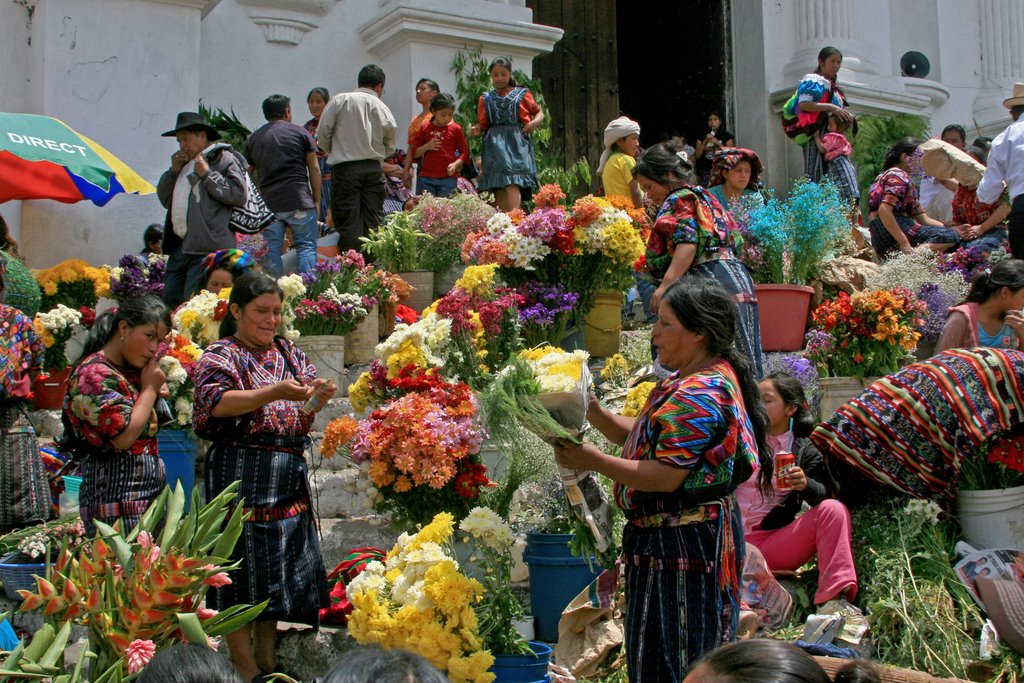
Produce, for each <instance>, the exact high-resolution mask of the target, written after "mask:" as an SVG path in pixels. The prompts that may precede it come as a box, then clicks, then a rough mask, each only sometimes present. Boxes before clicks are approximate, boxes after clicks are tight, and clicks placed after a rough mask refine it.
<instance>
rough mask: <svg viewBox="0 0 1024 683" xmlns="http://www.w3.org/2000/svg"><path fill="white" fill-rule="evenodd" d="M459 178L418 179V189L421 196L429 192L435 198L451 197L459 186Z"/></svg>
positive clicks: (420, 177)
mask: <svg viewBox="0 0 1024 683" xmlns="http://www.w3.org/2000/svg"><path fill="white" fill-rule="evenodd" d="M458 183H459V179H458V178H424V177H423V176H419V177H418V178H416V184H417V187H416V189H417V190H419V193H420V194H424V193H426V192H429V193H430V194H432V195H434V196H435V197H450V196H451V195H452V193H453V192H455V187H456V186H457V185H458Z"/></svg>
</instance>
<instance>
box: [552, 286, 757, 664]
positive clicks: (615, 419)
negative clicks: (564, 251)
mask: <svg viewBox="0 0 1024 683" xmlns="http://www.w3.org/2000/svg"><path fill="white" fill-rule="evenodd" d="M736 318H737V311H736V306H735V305H734V304H733V303H732V302H731V298H730V296H729V293H728V292H727V291H725V290H724V289H723V288H722V287H721V286H720V285H718V284H717V283H715V282H713V281H711V280H708V279H703V278H701V279H694V280H691V281H689V282H686V283H685V284H683V283H675V284H673V285H671V286H669V287H668V289H667V290H666V291H665V296H664V297H663V298H662V301H661V304H660V307H659V309H658V322H657V323H656V324H655V326H654V333H653V335H654V343H655V345H656V346H657V348H658V353H659V356H660V357H661V358H662V359H663V362H664V363H665V364H666V365H668V366H669V367H673V368H676V369H677V370H676V372H674V373H673V374H672V375H670V376H669V377H668V378H667V379H666V380H664V381H663V382H662V383H661V384H660V385H659V386H658V387H657V388H656V389H654V391H652V392H651V394H650V395H649V396H648V399H647V403H646V404H645V406H644V408H643V411H642V412H641V414H640V416H639V417H637V418H635V419H633V418H627V417H621V416H618V415H615V414H614V413H612V412H610V411H609V410H607V409H605V408H603V407H601V406H600V405H599V404H598V403H597V401H596V400H593V399H592V400H591V403H590V408H589V410H588V413H587V417H588V419H589V420H590V421H591V423H592V424H593V425H594V426H595V427H596V428H597V429H598V430H600V431H601V433H602V434H604V436H605V437H606V438H608V440H609V441H611V442H612V443H614V444H618V445H621V446H622V457H615V456H611V455H607V454H605V453H603V452H601V451H600V450H598V449H597V448H596V447H595V446H593V445H591V444H583V445H575V444H572V443H570V442H568V441H564V440H560V441H558V442H557V443H556V446H555V453H556V455H557V456H558V459H559V462H560V464H562V465H563V466H565V467H571V468H574V469H579V470H587V469H589V470H593V471H596V472H600V473H601V474H604V475H605V476H607V477H609V478H611V479H613V480H615V482H616V484H615V502H616V503H617V504H618V505H619V507H621V508H622V509H623V510H624V511H625V514H626V520H627V523H626V525H625V529H624V531H623V534H622V548H623V551H622V552H623V558H624V563H625V567H626V601H627V607H626V622H625V645H626V663H627V667H628V670H629V679H630V680H631V681H634V682H639V683H645V682H650V681H681V680H683V677H684V676H685V673H686V670H687V669H688V668H689V667H690V666H692V665H693V663H694V662H695V661H697V659H698V658H699V657H700V656H701V655H702V654H703V653H705V652H707V651H710V650H713V649H714V648H716V647H718V646H719V645H721V644H722V643H724V642H728V641H731V640H733V639H734V638H735V635H736V628H737V622H738V619H739V599H740V595H739V581H740V573H741V570H742V566H743V560H744V548H745V546H744V541H743V525H742V521H741V520H740V513H739V508H738V507H737V506H736V505H735V504H734V501H733V496H732V493H733V491H734V490H735V489H736V487H737V486H739V484H740V483H741V482H743V481H746V480H747V479H748V478H749V477H750V475H751V474H752V473H753V471H754V469H755V466H757V465H758V464H759V463H758V460H759V459H760V470H761V473H760V476H759V479H760V482H761V486H762V488H763V489H764V490H767V489H768V487H769V486H770V482H771V476H772V460H771V457H770V453H771V451H770V449H769V447H768V444H767V418H766V416H765V412H764V408H763V406H762V405H761V399H760V396H759V393H758V386H757V381H756V380H755V378H754V375H753V371H752V369H751V363H750V360H749V359H748V358H747V357H746V355H745V354H744V353H743V351H741V350H739V349H738V348H737V347H736V346H734V344H733V342H734V340H735V334H736ZM759 454H760V455H759ZM691 474H692V475H693V476H690V475H691ZM652 619H654V620H655V622H654V623H652ZM652 639H653V641H652Z"/></svg>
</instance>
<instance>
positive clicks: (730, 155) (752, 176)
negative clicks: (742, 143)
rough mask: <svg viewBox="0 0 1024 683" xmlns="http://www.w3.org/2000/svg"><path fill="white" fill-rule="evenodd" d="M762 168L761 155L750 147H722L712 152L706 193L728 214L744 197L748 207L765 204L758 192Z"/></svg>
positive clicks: (757, 206)
mask: <svg viewBox="0 0 1024 683" xmlns="http://www.w3.org/2000/svg"><path fill="white" fill-rule="evenodd" d="M763 169H764V166H763V165H762V164H761V159H760V157H758V156H757V153H756V152H754V151H753V150H749V149H746V148H744V147H725V148H723V149H721V150H719V152H718V153H717V154H715V161H714V164H713V165H712V166H711V183H710V187H708V192H709V193H710V194H711V196H712V197H714V198H715V199H717V200H718V203H719V204H721V205H722V208H723V209H725V210H726V211H728V212H729V213H732V212H733V209H734V208H735V207H736V206H738V205H739V204H740V203H741V202H742V201H743V200H744V199H746V200H747V202H748V203H749V209H753V208H759V207H761V206H763V205H764V197H762V196H761V193H760V192H759V191H758V188H759V187H760V185H761V172H762V170H763ZM749 209H748V210H749Z"/></svg>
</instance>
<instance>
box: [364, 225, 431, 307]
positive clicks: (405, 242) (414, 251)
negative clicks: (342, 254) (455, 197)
mask: <svg viewBox="0 0 1024 683" xmlns="http://www.w3.org/2000/svg"><path fill="white" fill-rule="evenodd" d="M359 239H360V240H361V241H362V242H363V244H364V245H365V247H364V248H365V250H366V253H368V254H369V255H370V256H372V257H373V259H374V261H375V262H376V264H377V265H378V266H380V267H381V268H383V269H384V270H386V271H388V272H390V273H395V274H396V275H398V276H399V277H401V278H402V279H403V280H405V281H406V282H408V283H409V284H410V285H411V286H412V287H413V293H412V295H411V296H410V297H409V302H408V305H409V307H410V308H412V309H414V310H415V311H416V312H417V313H419V312H420V311H422V310H423V309H424V308H426V307H427V306H429V305H430V302H431V301H433V297H434V273H433V271H431V270H426V269H425V266H424V264H423V262H422V260H421V259H422V253H423V250H424V249H425V247H426V245H427V244H428V243H429V242H430V240H431V237H430V235H428V234H427V233H425V232H423V231H422V230H420V227H419V224H418V222H417V220H416V217H415V216H413V215H412V214H411V213H409V212H407V211H399V212H396V213H393V214H391V215H390V216H388V217H387V218H385V219H384V224H383V225H382V226H380V227H379V228H377V229H376V230H375V231H373V233H371V234H370V236H369V237H360V238H359Z"/></svg>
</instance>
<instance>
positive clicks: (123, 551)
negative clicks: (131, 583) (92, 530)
mask: <svg viewBox="0 0 1024 683" xmlns="http://www.w3.org/2000/svg"><path fill="white" fill-rule="evenodd" d="M93 524H95V525H96V530H97V531H98V532H99V534H100V535H101V536H102V537H103V538H104V539H106V540H107V541H110V543H111V544H112V545H113V546H114V552H115V553H116V554H117V561H118V563H119V564H120V565H121V566H122V567H123V568H124V571H125V572H126V573H127V572H130V571H131V568H132V565H133V561H134V558H133V557H132V548H131V546H130V545H128V542H127V541H125V540H124V536H122V535H121V534H120V533H118V531H117V530H116V529H115V528H114V527H112V526H110V525H109V524H105V523H103V522H101V521H99V520H98V519H97V520H93Z"/></svg>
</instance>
